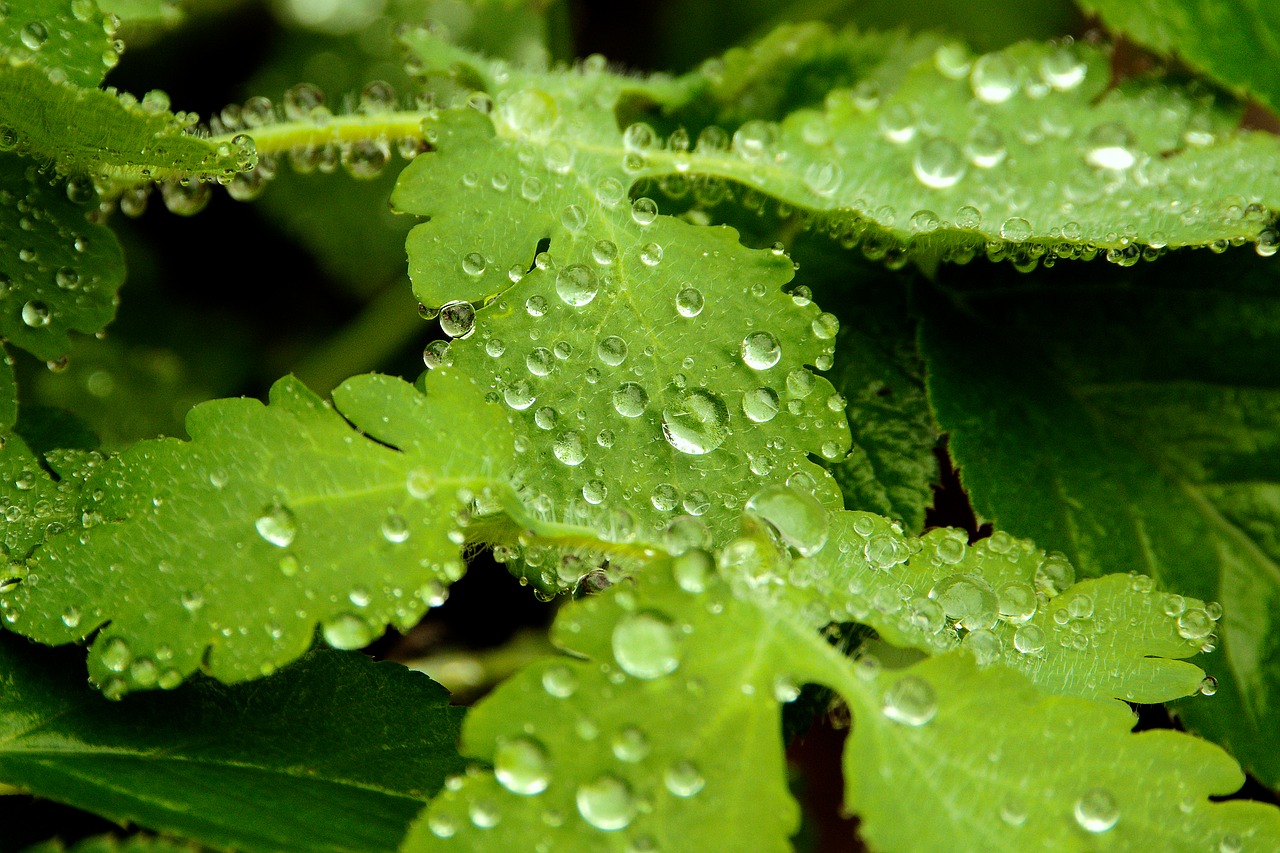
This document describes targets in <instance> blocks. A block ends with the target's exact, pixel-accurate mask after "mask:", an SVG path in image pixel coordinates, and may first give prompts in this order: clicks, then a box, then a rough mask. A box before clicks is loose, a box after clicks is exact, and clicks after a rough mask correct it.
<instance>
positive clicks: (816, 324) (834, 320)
mask: <svg viewBox="0 0 1280 853" xmlns="http://www.w3.org/2000/svg"><path fill="white" fill-rule="evenodd" d="M809 327H810V328H811V329H813V334H814V335H815V336H817V338H818V339H819V340H823V341H829V340H831V339H832V338H834V337H835V336H836V334H837V333H838V332H839V331H840V319H839V318H838V317H836V315H835V314H830V313H828V312H826V311H823V312H822V313H821V314H819V315H818V316H817V317H814V318H813V322H812V323H810V324H809Z"/></svg>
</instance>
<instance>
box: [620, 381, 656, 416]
mask: <svg viewBox="0 0 1280 853" xmlns="http://www.w3.org/2000/svg"><path fill="white" fill-rule="evenodd" d="M648 406H649V394H648V392H646V391H645V390H644V387H643V386H642V385H639V384H637V383H635V382H624V383H622V384H621V385H619V386H618V388H617V390H615V391H614V392H613V408H614V410H615V411H616V412H617V413H618V414H620V415H622V416H623V417H624V418H638V417H640V416H641V415H642V414H644V410H645V409H646V408H648Z"/></svg>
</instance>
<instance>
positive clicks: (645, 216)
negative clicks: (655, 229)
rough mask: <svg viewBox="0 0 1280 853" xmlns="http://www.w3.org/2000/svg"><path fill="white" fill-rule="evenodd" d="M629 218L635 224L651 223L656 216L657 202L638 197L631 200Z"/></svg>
mask: <svg viewBox="0 0 1280 853" xmlns="http://www.w3.org/2000/svg"><path fill="white" fill-rule="evenodd" d="M631 218H632V219H634V220H635V222H636V224H637V225H652V224H653V221H654V220H655V219H657V218H658V204H657V202H655V201H654V200H653V199H651V198H643V197H641V198H638V199H636V200H635V201H633V202H631Z"/></svg>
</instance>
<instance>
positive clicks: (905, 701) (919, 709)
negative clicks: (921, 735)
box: [881, 675, 938, 726]
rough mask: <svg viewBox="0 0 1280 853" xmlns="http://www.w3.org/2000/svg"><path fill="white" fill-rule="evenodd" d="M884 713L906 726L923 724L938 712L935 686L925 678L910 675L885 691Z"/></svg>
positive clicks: (882, 706) (882, 707)
mask: <svg viewBox="0 0 1280 853" xmlns="http://www.w3.org/2000/svg"><path fill="white" fill-rule="evenodd" d="M881 710H882V711H883V713H884V715H885V716H886V717H888V718H889V719H890V720H893V721H894V722H897V723H902V724H903V725H905V726H923V725H924V724H926V723H928V722H929V721H930V720H932V719H933V717H934V715H935V714H937V713H938V699H937V697H936V696H935V695H934V692H933V687H932V686H931V685H930V684H929V682H927V681H925V680H924V679H923V678H917V677H916V676H914V675H908V676H907V677H906V678H901V679H899V680H898V681H896V682H894V684H893V686H892V687H890V688H889V689H888V690H886V691H885V694H884V702H883V704H882V705H881Z"/></svg>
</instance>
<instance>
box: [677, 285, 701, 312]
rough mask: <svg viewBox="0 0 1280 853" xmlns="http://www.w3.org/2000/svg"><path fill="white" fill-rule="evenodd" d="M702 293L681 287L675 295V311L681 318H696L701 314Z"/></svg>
mask: <svg viewBox="0 0 1280 853" xmlns="http://www.w3.org/2000/svg"><path fill="white" fill-rule="evenodd" d="M702 305H703V299H702V291H701V290H698V288H696V287H683V288H681V289H680V292H679V293H677V294H676V311H678V312H679V313H680V316H681V317H697V316H698V315H699V314H701V313H702Z"/></svg>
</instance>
